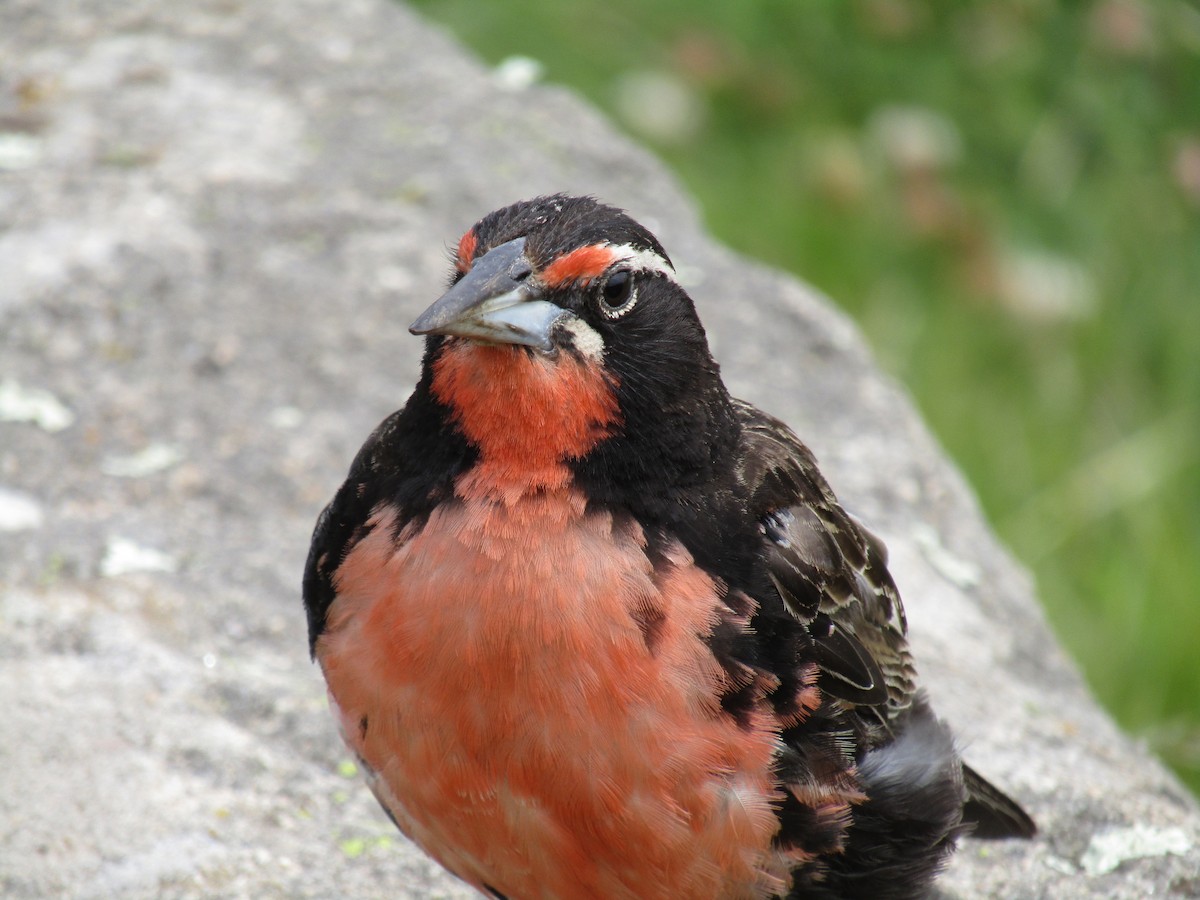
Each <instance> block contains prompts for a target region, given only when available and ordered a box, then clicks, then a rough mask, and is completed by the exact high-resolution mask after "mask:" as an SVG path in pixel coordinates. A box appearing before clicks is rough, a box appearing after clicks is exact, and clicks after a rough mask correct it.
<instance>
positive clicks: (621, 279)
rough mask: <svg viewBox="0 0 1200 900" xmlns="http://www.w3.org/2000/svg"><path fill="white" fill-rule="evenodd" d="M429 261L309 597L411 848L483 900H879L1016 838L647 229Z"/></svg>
mask: <svg viewBox="0 0 1200 900" xmlns="http://www.w3.org/2000/svg"><path fill="white" fill-rule="evenodd" d="M450 255H451V256H452V258H453V259H452V268H453V271H452V275H451V279H450V283H449V287H448V289H447V290H446V291H445V293H444V294H443V295H442V296H441V297H440V298H439V299H438V300H437V301H436V302H435V303H433V305H432V306H430V307H429V308H428V309H427V310H426V311H425V312H424V313H422V314H421V315H420V317H419V318H417V319H416V321H415V322H414V323H413V324H412V326H411V328H410V331H411V332H412V333H413V334H414V335H417V336H420V337H422V338H423V339H424V342H425V344H424V355H423V358H422V363H421V374H420V378H419V381H418V383H417V384H416V387H415V388H414V389H413V390H412V393H411V394H410V395H409V397H408V399H407V401H406V402H405V403H404V405H403V406H402V408H400V409H399V410H398V411H396V412H395V413H393V414H392V415H390V416H388V417H387V418H386V419H385V420H384V421H383V422H382V424H380V425H379V427H378V428H377V429H376V430H375V431H374V432H373V433H372V434H371V435H370V437H369V438H368V439H367V441H366V443H365V444H364V445H363V446H362V449H361V450H360V451H359V452H358V454H357V456H356V457H355V458H354V460H353V462H352V464H351V466H350V469H349V473H348V476H347V478H346V480H345V482H344V484H343V485H342V486H341V487H340V489H338V490H337V492H336V494H335V496H334V498H333V500H332V501H331V502H330V503H329V505H328V506H327V507H326V508H325V509H324V511H323V512H322V513H321V514H320V516H319V518H318V520H317V524H316V527H315V530H314V533H313V538H312V544H311V548H310V551H309V555H308V561H307V564H306V567H305V572H304V578H303V600H304V606H305V609H306V614H307V622H308V630H309V649H310V653H311V655H312V656H313V657H314V658H315V659H316V661H317V662H318V663H319V666H320V669H321V671H322V673H323V675H324V678H325V681H326V685H327V688H328V696H329V702H330V706H331V709H332V711H333V714H334V717H335V720H336V722H337V724H338V727H339V729H340V732H341V735H342V738H343V739H344V741H345V743H346V745H347V746H348V747H349V748H350V750H351V751H352V752H353V754H354V757H355V759H356V760H357V762H358V764H359V768H360V770H361V771H362V772H363V774H364V776H365V780H366V782H367V784H368V785H369V787H370V789H371V790H372V792H373V793H374V794H375V796H376V798H378V800H379V803H380V804H381V805H382V807H383V809H384V811H385V812H386V813H387V815H388V816H389V817H390V818H391V820H392V821H393V822H394V823H395V825H396V826H397V827H398V828H399V830H400V831H401V832H403V833H404V834H405V835H406V836H407V837H408V838H410V839H411V840H412V841H413V842H415V843H416V844H417V845H418V846H419V847H420V848H421V849H422V850H423V851H424V852H425V853H427V854H428V855H429V856H430V857H432V858H433V859H434V860H436V861H437V862H438V863H440V864H441V865H442V866H444V867H445V868H446V869H447V870H449V871H450V872H451V873H453V874H454V875H455V876H457V877H458V878H460V879H462V880H463V881H465V882H467V883H468V884H470V885H471V886H473V887H474V888H475V889H476V890H477V891H479V892H481V893H482V894H483V895H485V896H488V897H491V898H498V900H534V898H555V900H584V898H604V900H614V898H617V900H619V898H639V900H641V898H650V900H653V898H668V897H670V898H787V900H809V898H814V900H816V898H873V900H878V898H883V900H888V898H896V900H899V898H910V897H919V896H924V895H925V894H926V893H927V892H928V891H929V890H930V887H931V885H932V883H933V881H934V879H935V878H936V877H937V875H938V874H939V872H940V870H941V869H942V868H943V867H944V865H945V863H946V861H947V858H948V856H949V855H950V854H951V852H952V851H953V849H954V847H955V845H956V843H957V841H958V840H959V838H960V837H962V836H964V835H968V834H971V833H974V834H975V835H977V836H981V837H991V838H1005V837H1022V838H1028V837H1031V836H1032V835H1033V834H1034V833H1035V831H1036V826H1035V824H1034V822H1033V820H1032V819H1031V818H1030V817H1029V815H1028V814H1027V813H1026V812H1025V811H1024V810H1023V809H1022V808H1021V807H1020V806H1019V805H1018V804H1017V803H1016V802H1015V801H1013V800H1012V799H1010V798H1009V797H1008V796H1007V795H1005V794H1004V793H1003V792H1001V791H1000V790H999V789H998V788H996V787H994V786H992V785H991V784H990V783H989V782H987V781H986V780H985V779H984V778H983V777H981V776H980V775H979V774H978V773H976V772H975V771H974V770H973V769H971V768H970V767H969V766H967V765H966V764H965V763H963V762H962V760H961V758H960V755H959V752H958V750H957V748H956V745H955V742H954V739H953V737H952V735H951V732H950V730H949V728H948V726H947V725H946V724H944V723H943V722H942V721H941V720H940V719H939V718H938V717H937V716H936V715H935V714H934V712H933V710H932V709H931V707H930V704H929V701H928V699H927V697H926V695H925V693H924V692H923V691H922V690H921V689H920V688H919V686H918V684H917V681H916V672H915V668H914V664H913V660H912V655H911V652H910V648H909V644H908V640H907V630H908V626H907V622H906V618H905V612H904V607H903V605H902V603H901V599H900V595H899V593H898V590H897V588H896V584H895V582H894V580H893V578H892V576H891V575H890V574H889V571H888V567H887V550H886V547H885V545H884V544H883V542H882V541H881V540H880V539H879V538H878V537H876V536H875V535H874V534H873V533H872V532H871V531H869V530H868V529H867V528H866V527H865V525H863V524H862V523H861V522H860V521H859V519H858V518H856V517H855V516H854V515H852V514H851V513H850V512H848V511H847V510H846V509H845V508H844V507H843V506H842V505H841V504H840V503H839V501H838V500H837V498H836V496H835V495H834V493H833V491H832V489H831V488H830V486H829V484H828V483H827V481H826V480H825V478H824V477H823V476H822V474H821V472H820V470H819V468H818V466H817V462H816V460H815V458H814V456H813V454H812V453H811V452H810V451H809V449H808V448H807V446H806V445H805V444H804V443H802V442H801V441H800V439H799V438H797V437H796V435H795V434H793V432H792V431H791V430H790V429H789V428H788V427H787V426H786V425H785V424H784V423H783V422H781V421H779V420H778V419H776V418H773V417H772V416H770V415H769V414H767V413H765V412H762V411H760V410H758V409H757V408H755V407H754V406H752V405H750V404H749V403H746V402H744V401H741V400H738V399H735V398H733V397H732V396H731V395H730V393H729V391H728V390H727V389H726V387H725V385H724V383H723V382H722V379H721V375H720V370H719V367H718V365H717V363H716V362H715V360H714V358H713V356H712V353H711V351H710V349H709V344H708V339H707V337H706V333H705V330H704V327H703V326H702V324H701V322H700V319H699V317H698V315H697V312H696V308H695V305H694V303H693V301H692V299H691V297H690V296H689V294H688V292H687V291H686V290H685V288H684V286H683V285H681V283H680V280H679V278H678V277H677V276H676V273H675V269H674V266H673V264H672V262H671V259H670V258H669V257H668V255H667V252H666V250H665V249H664V248H663V246H662V245H661V244H660V243H659V241H658V239H657V238H656V237H655V236H654V235H653V234H651V232H650V231H649V230H647V229H646V228H645V227H643V226H642V225H641V224H639V223H638V222H637V221H635V220H634V219H633V218H631V217H630V216H629V215H628V214H626V213H625V212H623V211H622V210H620V209H617V208H615V207H613V206H610V205H607V204H605V203H603V202H601V201H599V200H597V199H595V198H593V197H590V196H572V195H567V194H553V195H547V196H540V197H536V198H534V199H531V200H525V201H521V202H518V203H514V204H512V205H510V206H506V207H504V208H501V209H498V210H496V211H494V212H492V213H489V214H488V215H486V216H484V217H483V218H482V219H480V220H479V221H478V222H477V223H476V224H475V225H473V226H471V227H470V228H469V229H468V230H467V231H466V233H465V234H463V236H462V238H461V239H460V240H459V241H458V243H457V245H456V246H455V247H454V248H453V250H452V251H451V254H450Z"/></svg>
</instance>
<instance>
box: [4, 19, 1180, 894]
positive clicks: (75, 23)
mask: <svg viewBox="0 0 1200 900" xmlns="http://www.w3.org/2000/svg"><path fill="white" fill-rule="evenodd" d="M0 60H3V65H2V66H0V707H2V708H3V709H4V726H3V728H2V729H0V764H2V769H0V847H2V848H3V849H2V850H0V894H3V895H4V896H5V897H22V898H24V897H44V896H51V895H55V896H69V897H110V896H121V897H195V896H223V897H254V898H262V897H336V896H347V897H385V896H387V897H402V896H410V897H460V896H468V895H469V892H468V891H467V890H466V889H465V888H464V887H463V886H462V885H460V884H458V883H456V882H455V881H454V880H453V879H451V878H449V877H448V876H446V875H444V874H443V873H441V872H440V871H439V870H438V869H437V867H436V866H434V865H433V864H431V863H429V862H428V861H426V860H425V859H424V858H423V857H422V856H421V855H420V854H419V853H418V852H416V851H414V850H413V849H412V848H411V847H409V846H408V845H406V844H405V843H404V842H403V840H402V839H401V838H400V837H399V836H398V835H397V834H395V833H394V832H393V829H392V828H391V826H390V825H389V823H388V822H387V821H386V820H385V819H384V817H383V816H382V814H381V813H380V812H379V811H378V810H377V809H376V808H375V807H374V803H373V801H372V800H371V799H370V797H369V795H368V793H367V791H366V790H365V788H364V787H363V786H362V785H361V784H360V783H359V782H358V781H357V780H356V779H355V778H354V777H353V773H352V772H350V771H349V764H348V763H347V761H346V756H345V753H344V752H343V751H342V749H341V747H340V745H339V742H338V740H337V738H336V737H335V735H334V729H333V725H332V722H331V721H330V719H329V717H328V715H327V713H326V711H325V699H324V692H323V689H322V684H321V681H320V678H319V675H318V673H317V671H316V670H315V668H314V667H313V666H312V665H311V664H310V663H309V661H308V659H307V656H306V653H305V636H304V623H303V615H302V612H301V609H300V601H299V596H298V593H299V586H298V585H299V576H300V571H301V568H302V565H303V561H304V554H305V552H306V549H307V544H308V536H309V530H310V528H311V526H312V522H313V520H314V518H315V516H316V514H317V512H318V510H319V509H320V507H321V505H322V504H323V503H324V502H325V500H326V499H327V498H328V497H329V496H330V495H331V494H332V492H333V490H334V489H335V488H336V486H337V484H338V483H339V482H340V480H341V477H342V475H343V473H344V471H345V468H346V467H347V465H348V464H349V461H350V459H351V456H352V455H353V453H354V451H355V450H356V449H357V448H358V446H359V444H360V442H361V441H362V439H363V438H364V437H365V435H366V434H367V433H368V432H369V430H370V429H371V428H372V427H373V426H374V425H375V423H376V422H377V421H378V420H379V419H381V418H382V417H383V416H384V415H385V414H386V413H388V412H389V411H391V410H392V409H393V408H395V407H397V406H398V405H400V403H401V402H402V401H403V399H404V397H405V395H406V394H407V392H408V390H409V388H410V386H411V385H412V383H413V382H414V380H415V375H416V370H417V355H418V351H419V348H420V345H419V342H418V341H417V340H415V339H414V338H412V337H410V336H409V335H408V333H407V331H406V326H407V324H408V323H409V322H410V321H411V320H412V318H413V317H414V316H415V314H416V313H417V312H419V311H420V310H421V309H422V308H423V307H424V306H425V305H426V304H427V303H428V302H429V301H431V300H432V299H433V298H434V297H435V296H436V295H437V294H438V292H439V290H440V288H441V287H442V285H443V279H444V270H445V268H446V265H445V247H446V245H447V242H450V241H453V240H454V239H455V238H456V237H457V235H459V234H460V233H461V232H462V231H463V230H464V229H465V228H466V227H467V226H468V225H470V224H471V223H472V222H473V221H474V220H475V219H476V218H477V217H478V216H479V215H480V214H482V213H483V212H486V211H487V210H490V209H492V208H493V207H495V206H497V205H500V204H502V203H506V202H509V201H512V200H515V199H518V198H520V197H524V196H528V195H532V194H534V193H537V192H546V191H553V190H559V189H567V190H571V191H586V192H592V193H595V194H597V195H599V196H601V197H603V198H605V199H608V200H610V201H612V202H615V203H618V204H620V205H624V206H626V207H628V208H629V209H630V210H631V211H632V212H633V213H634V214H635V215H636V216H637V217H639V218H641V219H642V221H644V222H646V223H648V224H650V225H651V226H652V227H653V228H654V229H655V230H657V231H658V233H659V235H660V237H661V238H662V240H663V242H664V243H665V244H666V246H667V247H668V248H669V250H670V252H671V254H672V256H673V257H674V258H675V260H676V261H677V262H678V263H679V264H680V270H681V274H682V275H683V277H684V278H685V279H686V280H687V282H688V283H689V284H690V286H691V288H692V292H693V294H694V296H695V297H696V298H697V300H698V302H699V304H700V306H701V311H702V314H703V315H704V317H705V321H706V323H707V324H708V326H709V331H710V334H711V335H712V338H713V341H714V344H715V348H716V352H717V355H718V357H719V358H720V359H721V360H722V362H723V365H724V370H725V372H726V375H727V378H728V380H729V382H730V384H731V387H733V388H734V390H735V393H738V394H740V395H742V396H745V397H747V398H748V399H751V400H753V401H756V402H758V403H759V404H761V405H763V406H764V407H765V408H767V409H769V410H771V411H773V412H774V413H776V414H778V415H781V416H782V417H784V418H786V419H787V420H788V421H789V422H791V423H792V424H793V426H794V427H795V428H796V429H797V431H798V432H799V433H800V434H801V435H802V436H804V437H805V438H806V439H807V440H809V442H810V443H811V444H812V445H813V446H814V448H815V449H816V451H817V452H818V455H819V456H820V457H821V459H822V461H823V463H824V466H825V469H826V472H827V474H828V475H829V476H830V478H831V480H832V481H833V483H834V485H835V487H836V488H837V489H838V490H839V492H840V493H841V495H842V497H843V499H844V500H846V501H847V503H848V504H849V505H850V506H851V507H852V508H854V509H856V510H857V511H858V512H859V513H860V515H862V516H863V517H864V518H866V519H867V520H868V521H870V522H871V523H872V524H873V526H874V527H876V528H877V529H878V530H879V531H880V532H881V533H882V534H883V535H884V536H885V538H886V539H887V540H888V541H889V543H890V545H891V548H892V555H893V559H894V571H895V574H896V576H897V579H898V581H899V583H900V586H901V589H902V591H903V593H904V596H905V598H906V601H907V604H908V609H909V620H910V622H911V627H912V635H913V641H914V643H915V646H916V652H917V659H918V662H919V664H920V668H921V671H922V675H923V678H924V681H925V683H926V684H927V685H928V686H929V690H930V692H931V693H932V694H933V696H934V700H935V705H936V706H937V708H938V709H939V710H940V711H941V713H942V714H943V715H944V716H945V717H946V718H948V719H949V720H950V721H951V722H952V724H953V725H954V727H955V729H956V731H957V733H958V735H959V736H960V739H961V741H962V742H963V744H964V745H965V746H966V748H967V754H968V756H969V757H970V759H971V761H972V762H973V763H974V764H975V765H976V766H977V767H978V768H979V769H980V770H982V771H983V772H985V773H986V774H987V775H989V776H990V777H991V778H993V779H994V780H995V781H996V782H997V783H998V784H1001V785H1003V786H1005V788H1007V789H1008V790H1010V791H1011V792H1012V793H1013V794H1014V795H1015V796H1017V797H1019V798H1020V799H1021V800H1022V802H1024V803H1025V804H1026V805H1027V807H1028V808H1029V809H1030V811H1031V812H1032V813H1033V814H1034V815H1035V816H1036V818H1037V819H1038V821H1039V822H1040V824H1041V827H1042V836H1041V837H1040V838H1039V839H1038V840H1037V841H1036V842H1034V843H1032V844H1026V843H1019V842H1008V843H983V842H966V843H964V845H963V846H962V848H961V850H960V852H959V853H958V855H957V856H956V858H955V859H954V862H953V864H952V865H951V867H950V869H949V871H948V872H947V874H946V876H945V878H944V879H943V880H942V882H941V890H942V892H943V893H944V894H945V895H946V896H950V897H961V898H975V897H1005V898H1010V897H1045V898H1051V897H1053V898H1073V897H1105V898H1143V897H1147V896H1150V895H1155V896H1181V897H1182V896H1197V895H1200V875H1198V874H1197V873H1200V819H1198V817H1197V810H1196V806H1195V804H1194V802H1193V801H1192V800H1191V799H1190V798H1189V796H1188V795H1187V794H1186V793H1185V792H1184V791H1183V790H1182V789H1181V788H1180V786H1179V785H1178V784H1177V783H1176V781H1175V780H1174V779H1173V778H1171V777H1170V776H1169V775H1168V774H1167V773H1166V772H1165V771H1164V770H1163V768H1162V767H1161V766H1160V765H1159V764H1158V763H1157V762H1156V761H1155V760H1153V759H1151V758H1150V757H1149V756H1147V754H1146V753H1145V752H1143V751H1142V750H1140V749H1139V748H1137V747H1136V746H1134V745H1133V743H1132V742H1131V741H1130V740H1129V739H1127V738H1126V737H1124V736H1122V735H1121V734H1120V733H1119V732H1118V731H1117V730H1116V729H1115V728H1114V726H1113V725H1112V723H1111V722H1110V720H1109V719H1108V718H1107V716H1105V715H1104V714H1103V713H1102V712H1101V711H1100V710H1099V709H1098V708H1097V706H1096V705H1095V703H1094V702H1093V701H1092V700H1091V698H1090V697H1089V696H1088V694H1087V692H1086V690H1085V689H1084V687H1083V686H1082V684H1081V682H1080V679H1079V677H1078V675H1077V674H1076V672H1075V670H1074V668H1073V667H1072V665H1071V664H1070V663H1069V662H1068V661H1067V660H1066V659H1065V658H1064V656H1063V654H1062V652H1061V651H1060V650H1059V648H1058V647H1057V646H1056V644H1055V642H1054V639H1053V638H1052V637H1051V635H1050V634H1049V632H1048V631H1047V629H1046V626H1045V623H1044V621H1043V618H1042V616H1041V613H1040V612H1039V610H1038V607H1037V604H1036V602H1035V600H1034V597H1033V591H1032V588H1031V585H1030V583H1029V580H1028V578H1027V577H1026V576H1025V575H1024V574H1023V573H1022V572H1021V571H1020V569H1019V568H1018V567H1016V566H1015V565H1014V563H1013V562H1012V560H1011V559H1010V558H1009V557H1008V556H1007V555H1006V554H1005V552H1004V551H1003V550H1001V549H1000V548H999V547H998V546H997V544H996V541H995V539H994V538H993V537H992V536H991V534H990V533H989V531H988V529H987V527H986V526H985V524H984V523H983V521H982V519H981V516H980V514H979V511H978V509H977V507H976V505H975V503H974V501H973V500H972V498H971V495H970V493H969V491H968V490H967V489H966V488H965V487H964V485H963V483H962V480H961V479H960V477H959V476H958V475H957V473H956V472H955V471H954V469H953V468H952V467H951V466H950V465H949V464H948V463H947V462H946V461H945V460H944V459H943V458H942V456H941V454H940V452H939V450H938V448H937V446H936V445H935V443H934V442H933V441H932V440H931V438H930V437H929V435H928V434H927V432H926V430H925V429H924V427H923V426H922V424H921V423H920V421H919V420H918V418H917V416H916V415H915V414H914V412H913V410H912V408H911V406H910V404H909V403H908V401H907V400H906V399H905V398H904V396H903V395H902V394H901V393H900V392H898V391H897V389H896V387H895V386H894V385H893V384H891V383H890V382H889V381H888V380H887V379H885V378H883V377H882V376H881V375H880V374H879V372H878V371H877V369H876V368H875V367H874V365H873V363H872V362H871V360H870V358H869V355H868V353H867V351H866V350H865V349H864V347H863V345H862V342H861V340H860V338H859V337H858V335H857V333H856V332H855V330H854V329H853V328H852V327H851V325H850V324H848V322H847V321H846V319H845V318H844V317H843V316H841V315H840V314H838V313H837V312H835V311H834V310H832V309H831V308H830V306H829V305H828V303H826V302H825V301H823V300H822V299H820V298H818V297H816V296H814V295H813V293H812V292H811V291H809V290H807V289H806V288H805V287H804V286H802V285H800V284H798V283H797V282H796V281H795V280H794V279H792V278H790V277H788V276H785V275H783V274H781V273H779V272H776V271H772V270H769V269H767V268H765V267H763V266H760V265H757V264H753V263H750V262H747V261H746V260H744V259H741V258H738V257H736V256H735V255H733V254H732V253H730V252H729V251H727V250H725V249H723V248H721V247H719V246H717V245H715V244H714V243H713V242H712V241H711V239H709V238H707V237H706V236H705V234H704V232H703V230H702V228H701V226H700V225H699V223H698V222H697V218H696V214H695V212H694V210H693V208H692V206H691V204H690V203H689V201H688V200H687V199H686V198H685V197H684V196H683V195H682V194H681V192H680V190H679V188H678V187H677V186H676V185H675V184H674V182H673V181H672V179H671V178H670V177H669V176H668V175H667V174H665V173H664V171H663V169H662V168H661V166H659V165H658V164H657V163H656V162H655V161H654V160H652V159H651V158H650V157H649V156H648V155H647V154H645V153H644V152H642V151H640V150H638V149H637V148H635V147H633V146H631V145H630V143H629V142H628V141H626V140H624V139H622V138H620V137H618V136H617V135H615V134H614V132H613V131H612V129H611V128H610V126H608V125H607V124H606V123H605V122H604V121H603V120H602V119H601V118H600V117H599V116H597V115H596V114H595V113H594V112H592V111H590V110H588V109H587V108H586V107H584V106H583V104H581V103H580V102H579V101H578V100H577V99H575V98H574V97H572V96H569V95H568V94H566V93H565V92H563V91H560V90H554V89H531V90H514V89H512V88H506V87H504V85H503V84H501V83H499V82H498V81H497V80H496V79H494V78H493V77H492V76H491V75H490V74H489V72H488V71H487V70H485V69H484V68H483V67H481V66H480V64H479V63H478V62H476V61H475V60H473V59H471V58H470V57H469V56H468V55H467V54H465V53H464V52H463V51H462V50H461V49H460V48H459V47H457V46H456V45H454V44H453V42H452V41H450V40H448V39H447V38H446V37H445V36H444V35H443V34H442V33H440V32H439V31H438V30H437V29H435V28H432V27H430V26H429V25H428V24H425V23H423V22H421V21H420V20H418V19H417V18H416V17H415V16H414V15H413V14H412V13H411V12H410V11H408V10H406V9H404V8H402V7H396V6H393V5H390V4H389V3H387V2H385V0H254V2H251V0H196V2H189V3H157V2H153V0H87V2H73V0H5V2H4V3H3V5H2V6H0ZM766 360H770V361H771V362H770V366H769V367H768V366H767V365H765V364H764V362H765V361H766Z"/></svg>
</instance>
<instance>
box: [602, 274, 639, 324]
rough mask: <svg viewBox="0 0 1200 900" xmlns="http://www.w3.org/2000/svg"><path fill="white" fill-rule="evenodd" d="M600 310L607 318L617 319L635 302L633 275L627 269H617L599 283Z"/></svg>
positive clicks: (635, 293)
mask: <svg viewBox="0 0 1200 900" xmlns="http://www.w3.org/2000/svg"><path fill="white" fill-rule="evenodd" d="M599 297H600V312H601V313H603V314H604V316H605V317H606V318H609V319H619V318H621V316H623V315H625V313H627V312H629V310H631V309H633V305H634V304H635V303H636V302H637V291H636V290H634V284H633V275H632V273H631V272H630V271H629V270H628V269H617V270H616V271H615V272H613V273H611V274H610V275H609V276H608V277H607V278H605V279H604V281H603V282H601V284H600V292H599Z"/></svg>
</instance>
